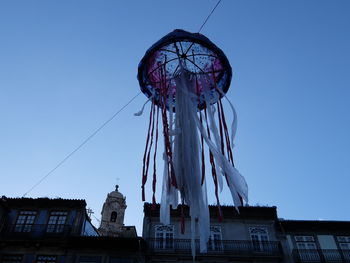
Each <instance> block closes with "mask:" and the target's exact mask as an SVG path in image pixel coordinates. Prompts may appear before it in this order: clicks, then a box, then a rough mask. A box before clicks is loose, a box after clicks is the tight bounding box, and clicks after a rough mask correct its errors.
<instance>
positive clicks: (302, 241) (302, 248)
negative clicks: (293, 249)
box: [294, 236, 320, 262]
mask: <svg viewBox="0 0 350 263" xmlns="http://www.w3.org/2000/svg"><path fill="white" fill-rule="evenodd" d="M294 239H295V241H296V245H297V249H298V252H299V256H300V259H301V260H302V261H316V262H318V261H319V260H320V255H319V254H318V251H317V246H316V243H315V239H314V237H313V236H295V237H294Z"/></svg>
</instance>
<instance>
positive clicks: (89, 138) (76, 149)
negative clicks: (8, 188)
mask: <svg viewBox="0 0 350 263" xmlns="http://www.w3.org/2000/svg"><path fill="white" fill-rule="evenodd" d="M140 93H141V91H140V92H139V93H137V94H136V95H135V96H134V97H132V98H131V99H130V100H129V101H128V102H127V103H126V104H125V105H124V106H123V107H121V108H120V109H119V110H118V111H117V112H116V113H114V114H113V115H112V117H110V118H109V119H108V120H106V121H105V122H104V123H103V124H102V125H101V126H100V127H98V128H97V129H96V130H95V131H94V132H93V133H91V134H90V135H89V136H88V137H87V138H86V139H85V140H84V141H83V142H82V143H81V144H79V146H78V147H76V148H75V149H74V150H73V151H72V152H71V153H70V154H68V155H67V156H66V157H65V158H63V159H62V161H60V162H59V163H58V164H57V165H56V166H55V167H54V168H53V169H51V170H50V171H49V172H48V173H47V174H45V176H43V177H42V178H41V179H40V180H39V181H38V182H37V183H36V184H34V185H33V186H32V187H31V188H30V189H29V190H28V191H27V192H26V193H25V194H24V195H23V196H22V197H25V196H26V195H27V194H28V193H30V192H31V191H32V190H33V189H34V188H35V187H37V186H38V185H39V184H41V183H42V182H43V181H44V180H45V179H46V178H47V177H48V176H49V175H51V174H52V173H53V172H54V171H56V170H57V169H58V168H59V167H60V166H61V165H62V164H64V163H65V162H66V161H67V160H68V159H69V158H70V157H71V156H72V155H73V154H75V153H76V152H77V151H78V150H79V149H80V148H81V147H83V146H84V145H85V144H86V143H87V142H88V141H90V140H91V139H92V138H93V137H94V136H95V135H96V134H97V133H98V132H99V131H101V130H102V129H103V128H104V127H105V126H106V125H107V124H108V123H110V122H111V121H112V120H113V119H114V118H115V117H116V116H117V115H118V114H119V113H120V112H121V111H122V110H124V109H125V108H126V107H127V106H128V105H129V104H130V103H131V102H132V101H133V100H134V99H136V97H137V96H138V95H140Z"/></svg>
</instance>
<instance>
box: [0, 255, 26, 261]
mask: <svg viewBox="0 0 350 263" xmlns="http://www.w3.org/2000/svg"><path fill="white" fill-rule="evenodd" d="M22 258H23V257H22V255H3V256H2V258H1V263H22Z"/></svg>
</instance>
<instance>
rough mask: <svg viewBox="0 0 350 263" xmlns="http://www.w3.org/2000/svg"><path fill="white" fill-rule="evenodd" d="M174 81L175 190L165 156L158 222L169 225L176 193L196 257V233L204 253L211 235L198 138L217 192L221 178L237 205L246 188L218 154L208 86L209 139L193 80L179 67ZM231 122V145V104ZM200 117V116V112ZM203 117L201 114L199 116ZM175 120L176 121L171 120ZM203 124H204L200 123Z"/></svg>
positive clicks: (171, 113)
mask: <svg viewBox="0 0 350 263" xmlns="http://www.w3.org/2000/svg"><path fill="white" fill-rule="evenodd" d="M179 72H180V73H179V74H178V76H177V77H176V78H175V82H176V98H175V101H176V113H175V114H174V111H173V110H172V109H173V108H174V107H175V105H174V102H169V105H168V108H169V111H168V116H169V118H168V119H169V135H170V142H171V147H172V152H173V164H174V170H175V178H176V182H177V189H176V188H175V187H174V186H173V185H171V184H170V182H169V175H168V162H167V156H166V154H165V153H164V162H165V165H164V175H163V187H162V196H161V207H160V221H161V223H163V224H170V205H171V206H172V207H173V208H176V207H177V205H178V204H179V200H178V192H180V194H181V198H182V199H183V200H184V202H185V204H186V205H188V206H189V215H190V218H191V248H192V256H193V258H194V257H195V254H196V242H195V238H196V232H197V231H198V233H200V234H199V239H200V240H199V246H200V252H201V253H205V252H206V251H207V242H208V240H209V236H210V215H209V208H208V199H207V189H206V188H207V186H206V181H205V180H204V182H203V184H201V181H202V171H201V166H200V149H201V148H200V139H199V134H198V131H199V132H200V134H201V135H202V136H203V139H204V141H205V142H206V144H207V145H208V147H209V149H210V151H211V152H212V154H213V156H214V162H215V167H216V169H217V175H220V174H221V175H222V176H217V178H218V186H219V190H220V192H221V191H222V188H223V177H226V178H227V181H228V184H229V189H230V192H231V196H232V199H233V202H234V204H235V206H236V208H237V207H238V206H240V205H241V199H240V197H242V199H243V201H245V202H248V186H247V183H246V181H245V180H244V177H243V176H242V175H241V174H240V173H239V172H238V170H237V169H236V168H235V167H234V166H233V165H232V164H231V163H230V162H229V160H228V159H227V158H226V157H225V156H224V154H222V153H221V140H220V135H219V132H218V128H217V125H216V123H215V107H214V106H213V105H212V102H213V101H212V100H213V97H212V95H211V93H210V89H209V87H210V85H209V84H210V83H208V84H207V85H208V86H207V87H204V88H203V89H204V91H203V94H204V100H205V102H206V106H207V116H208V119H207V120H206V122H207V125H208V126H209V129H210V133H211V138H209V136H208V133H207V132H206V129H205V128H204V126H203V123H201V122H200V120H199V117H198V108H197V97H196V95H195V92H194V91H195V88H196V85H195V80H194V79H192V77H191V75H190V74H188V73H187V72H186V71H185V70H184V69H183V68H182V67H181V69H180V70H179ZM229 103H230V106H231V109H232V111H233V123H232V125H231V143H233V139H234V136H235V132H236V128H237V114H236V111H235V110H234V107H233V105H232V104H231V102H229ZM199 114H202V113H199ZM202 116H203V115H202ZM174 118H175V119H174ZM202 119H204V118H202ZM203 122H204V121H203Z"/></svg>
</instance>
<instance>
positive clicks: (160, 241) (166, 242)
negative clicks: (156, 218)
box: [154, 225, 174, 249]
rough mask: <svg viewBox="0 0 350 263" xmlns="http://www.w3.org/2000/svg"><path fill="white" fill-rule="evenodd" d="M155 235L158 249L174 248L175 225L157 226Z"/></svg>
mask: <svg viewBox="0 0 350 263" xmlns="http://www.w3.org/2000/svg"><path fill="white" fill-rule="evenodd" d="M154 235H155V247H156V248H157V249H173V248H174V225H155V226H154Z"/></svg>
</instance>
